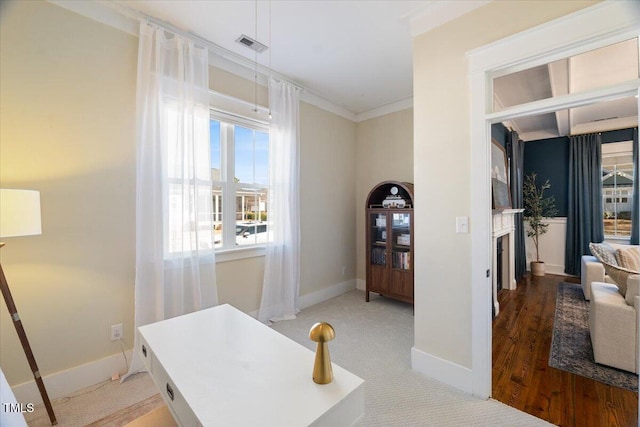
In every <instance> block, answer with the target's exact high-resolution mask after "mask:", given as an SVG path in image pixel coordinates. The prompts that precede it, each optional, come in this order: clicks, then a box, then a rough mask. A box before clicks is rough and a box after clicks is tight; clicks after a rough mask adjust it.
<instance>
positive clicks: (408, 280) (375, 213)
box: [366, 181, 414, 304]
mask: <svg viewBox="0 0 640 427" xmlns="http://www.w3.org/2000/svg"><path fill="white" fill-rule="evenodd" d="M366 211H367V225H366V227H367V230H366V239H367V242H366V245H367V284H366V300H367V302H368V301H369V292H376V293H378V294H380V295H383V296H385V297H389V298H394V299H397V300H400V301H405V302H408V303H411V304H413V262H414V256H413V184H410V183H406V182H396V181H385V182H381V183H380V184H378V185H377V186H376V187H374V188H373V190H371V192H370V193H369V197H367V205H366Z"/></svg>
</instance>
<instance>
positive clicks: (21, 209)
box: [0, 189, 42, 238]
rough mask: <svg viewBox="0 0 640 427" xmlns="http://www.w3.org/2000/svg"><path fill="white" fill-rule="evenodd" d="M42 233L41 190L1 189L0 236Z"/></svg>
mask: <svg viewBox="0 0 640 427" xmlns="http://www.w3.org/2000/svg"><path fill="white" fill-rule="evenodd" d="M36 234H42V224H41V222H40V192H39V191H33V190H8V189H0V238H1V237H14V236H33V235H36Z"/></svg>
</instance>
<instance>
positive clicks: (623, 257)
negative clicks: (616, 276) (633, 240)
mask: <svg viewBox="0 0 640 427" xmlns="http://www.w3.org/2000/svg"><path fill="white" fill-rule="evenodd" d="M616 261H617V262H618V265H619V266H620V267H623V268H626V269H629V270H633V271H640V247H638V246H629V247H628V248H622V249H618V250H617V251H616Z"/></svg>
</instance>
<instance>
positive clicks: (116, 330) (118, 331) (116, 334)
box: [111, 323, 122, 341]
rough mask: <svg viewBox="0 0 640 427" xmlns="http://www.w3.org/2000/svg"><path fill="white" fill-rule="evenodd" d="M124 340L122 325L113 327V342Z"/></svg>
mask: <svg viewBox="0 0 640 427" xmlns="http://www.w3.org/2000/svg"><path fill="white" fill-rule="evenodd" d="M121 338H122V323H118V324H117V325H111V341H118V340H119V339H121Z"/></svg>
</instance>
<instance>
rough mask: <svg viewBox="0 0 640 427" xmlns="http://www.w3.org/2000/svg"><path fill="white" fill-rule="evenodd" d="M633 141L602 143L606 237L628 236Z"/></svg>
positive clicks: (631, 191)
mask: <svg viewBox="0 0 640 427" xmlns="http://www.w3.org/2000/svg"><path fill="white" fill-rule="evenodd" d="M632 144H633V143H632V142H631V141H625V142H613V143H608V144H602V199H603V208H604V218H603V221H604V234H605V236H606V237H619V238H628V237H630V236H631V207H632V206H633V203H634V201H633V151H632V150H633V145H632Z"/></svg>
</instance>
